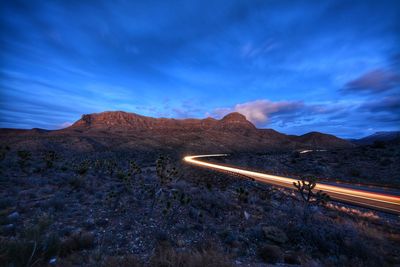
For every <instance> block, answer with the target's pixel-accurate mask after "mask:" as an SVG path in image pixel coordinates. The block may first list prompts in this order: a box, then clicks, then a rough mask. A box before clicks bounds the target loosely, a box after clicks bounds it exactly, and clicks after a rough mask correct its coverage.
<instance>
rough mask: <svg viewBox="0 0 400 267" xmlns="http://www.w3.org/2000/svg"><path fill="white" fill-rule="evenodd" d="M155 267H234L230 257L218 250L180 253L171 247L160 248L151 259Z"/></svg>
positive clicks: (150, 264) (151, 263) (151, 264)
mask: <svg viewBox="0 0 400 267" xmlns="http://www.w3.org/2000/svg"><path fill="white" fill-rule="evenodd" d="M149 266H153V267H205V266H209V267H229V266H233V264H232V263H231V260H230V259H229V257H227V256H226V255H224V254H221V253H219V252H217V251H216V250H212V249H209V250H201V251H191V252H187V251H185V252H178V251H176V250H174V249H173V248H170V247H164V246H161V247H158V248H157V250H156V253H155V254H154V255H153V257H152V258H151V259H150V263H149Z"/></svg>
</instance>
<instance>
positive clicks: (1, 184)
mask: <svg viewBox="0 0 400 267" xmlns="http://www.w3.org/2000/svg"><path fill="white" fill-rule="evenodd" d="M1 151H2V154H1V155H2V157H1V174H2V175H1V180H0V188H1V191H0V199H1V201H0V224H1V225H0V231H1V232H0V235H1V237H0V265H1V266H43V265H55V266H81V265H87V266H236V265H238V266H240V265H248V264H262V263H269V264H276V263H287V264H295V265H308V266H318V265H331V266H379V265H381V266H390V265H395V264H400V258H399V256H398V255H400V251H399V247H400V223H399V222H398V219H397V218H396V217H395V216H391V215H386V214H382V213H376V212H372V211H368V210H362V209H355V208H350V207H345V206H342V205H337V204H334V203H331V202H329V201H328V199H327V198H326V197H325V196H324V195H314V196H312V198H310V199H307V198H305V197H304V196H303V197H302V196H301V194H299V193H296V191H290V190H280V189H276V188H271V187H269V186H267V185H262V184H258V183H256V182H253V181H250V180H246V179H242V178H238V177H231V176H227V175H224V174H217V173H214V172H209V171H205V170H201V169H196V168H193V167H191V166H184V165H181V162H180V160H179V158H180V157H178V156H176V155H170V157H168V156H159V155H155V154H154V155H152V154H149V155H146V156H143V154H141V153H137V154H135V153H123V152H111V151H105V152H99V153H92V154H88V155H84V154H80V155H71V154H69V155H63V154H59V153H57V152H55V151H50V150H49V151H41V152H30V151H14V150H13V149H12V148H10V147H7V148H6V147H4V148H1ZM307 186H308V187H307ZM312 186H313V181H311V180H310V179H305V180H304V183H302V184H298V185H297V187H298V190H299V191H300V192H303V193H304V192H307V190H308V189H310V187H312ZM293 188H294V189H296V188H295V187H293ZM302 190H303V191H302Z"/></svg>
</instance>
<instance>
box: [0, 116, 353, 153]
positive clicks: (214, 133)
mask: <svg viewBox="0 0 400 267" xmlns="http://www.w3.org/2000/svg"><path fill="white" fill-rule="evenodd" d="M0 139H1V143H2V144H7V145H9V146H10V147H15V148H16V149H32V150H45V149H54V150H57V151H78V152H90V151H107V150H121V151H124V150H129V151H154V150H168V151H179V152H183V153H213V152H235V151H265V150H270V149H301V148H305V149H327V148H339V147H351V146H353V145H352V144H351V143H350V142H348V141H346V140H343V139H340V138H338V137H336V136H333V135H328V134H323V133H318V132H311V133H308V134H305V135H302V136H293V135H286V134H282V133H279V132H277V131H275V130H272V129H257V128H256V127H255V126H254V125H253V124H252V123H251V122H250V121H248V120H247V119H246V117H245V116H243V115H242V114H240V113H237V112H234V113H230V114H228V115H226V116H225V117H223V118H222V119H220V120H216V119H213V118H206V119H169V118H152V117H147V116H142V115H138V114H134V113H128V112H122V111H113V112H110V111H109V112H102V113H94V114H86V115H83V116H82V118H81V119H79V120H78V121H76V122H75V123H74V124H72V125H71V126H69V127H67V128H65V129H61V130H55V131H48V130H39V129H32V130H18V129H1V130H0Z"/></svg>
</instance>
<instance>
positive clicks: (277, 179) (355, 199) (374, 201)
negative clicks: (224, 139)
mask: <svg viewBox="0 0 400 267" xmlns="http://www.w3.org/2000/svg"><path fill="white" fill-rule="evenodd" d="M223 156H227V154H212V155H196V156H186V157H184V158H183V160H184V161H185V162H187V163H189V164H193V165H197V166H201V167H205V168H209V169H214V170H218V171H226V172H231V173H235V174H240V175H243V176H246V177H249V178H252V179H254V180H256V181H259V182H262V183H266V184H271V185H276V186H281V187H285V188H289V189H295V188H294V186H293V183H294V182H297V181H298V180H297V179H293V178H288V177H283V176H277V175H270V174H265V173H260V172H254V171H248V170H243V169H240V168H236V167H228V166H224V165H220V164H216V163H210V162H206V161H203V160H199V158H208V157H223ZM315 190H321V191H323V192H325V193H327V194H328V195H329V196H330V197H331V199H333V200H336V201H339V202H345V203H349V204H353V205H357V206H363V207H368V208H373V209H378V210H382V211H387V212H390V213H395V214H400V196H396V195H389V194H382V193H376V192H373V191H366V190H362V189H352V188H346V187H343V186H340V185H329V184H323V183H318V184H317V185H316V187H315Z"/></svg>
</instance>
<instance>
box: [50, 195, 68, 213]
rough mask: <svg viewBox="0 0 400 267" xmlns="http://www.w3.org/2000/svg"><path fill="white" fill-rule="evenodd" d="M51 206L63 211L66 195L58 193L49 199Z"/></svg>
mask: <svg viewBox="0 0 400 267" xmlns="http://www.w3.org/2000/svg"><path fill="white" fill-rule="evenodd" d="M48 205H49V207H52V208H53V209H54V210H55V211H62V210H64V208H65V197H64V195H62V194H60V193H57V194H56V195H54V196H53V197H52V198H50V199H49V201H48Z"/></svg>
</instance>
